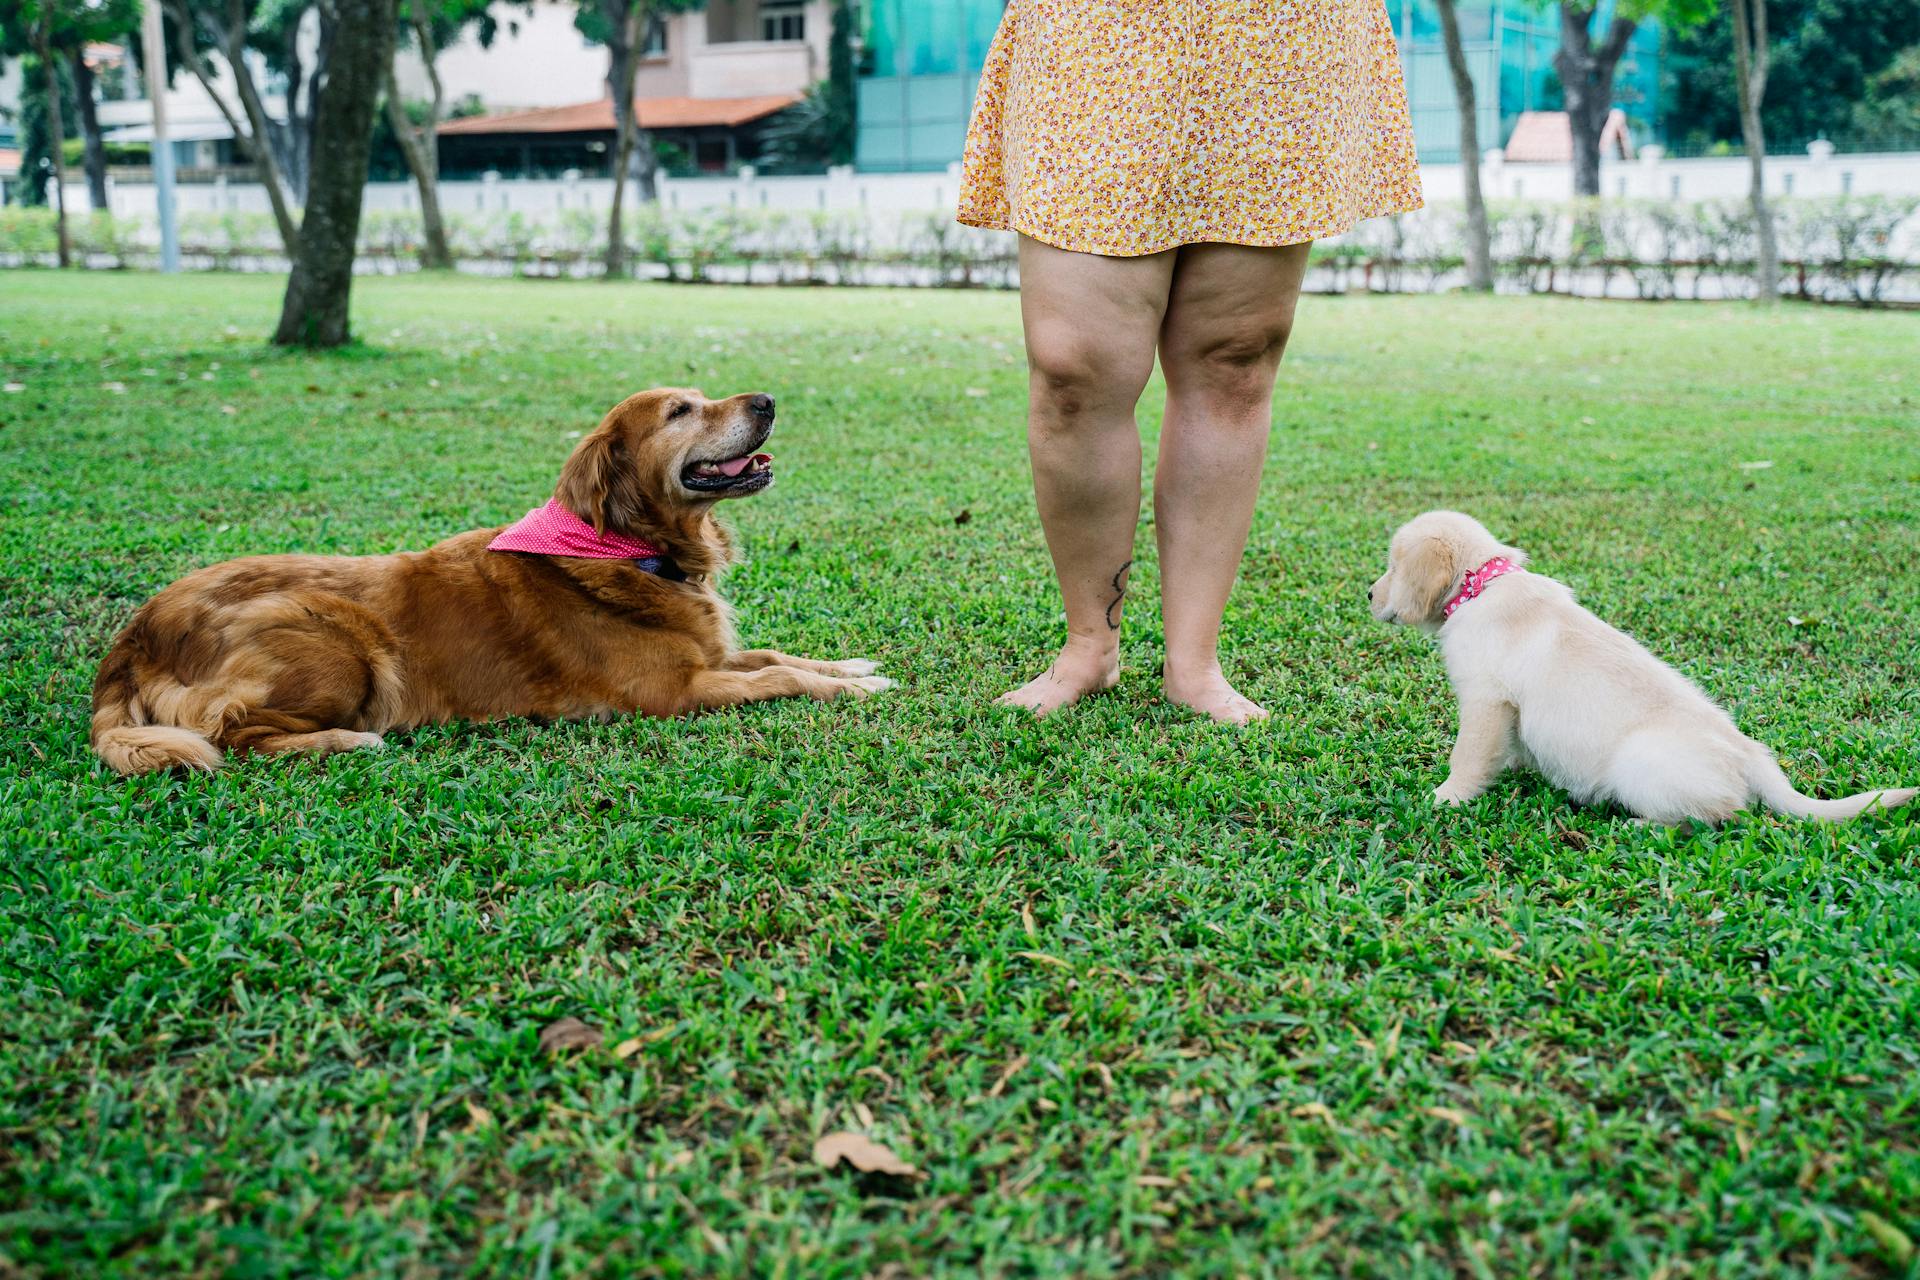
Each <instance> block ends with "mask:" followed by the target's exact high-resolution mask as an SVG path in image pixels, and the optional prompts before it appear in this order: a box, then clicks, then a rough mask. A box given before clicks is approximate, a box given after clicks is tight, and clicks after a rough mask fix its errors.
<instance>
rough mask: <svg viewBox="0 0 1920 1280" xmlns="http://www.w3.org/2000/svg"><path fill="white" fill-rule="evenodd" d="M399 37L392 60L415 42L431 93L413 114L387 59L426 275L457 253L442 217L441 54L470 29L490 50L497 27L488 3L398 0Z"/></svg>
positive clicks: (396, 134) (390, 111)
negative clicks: (417, 202) (417, 194)
mask: <svg viewBox="0 0 1920 1280" xmlns="http://www.w3.org/2000/svg"><path fill="white" fill-rule="evenodd" d="M400 27H401V32H400V35H399V37H398V38H397V39H396V40H395V41H394V57H396V58H397V57H398V56H399V54H400V51H401V49H403V48H405V47H406V43H407V41H409V40H410V41H411V42H412V44H413V48H414V51H415V52H416V53H417V54H418V55H419V57H420V65H421V68H422V70H424V71H425V72H426V77H427V87H428V92H429V94H430V96H429V98H428V100H427V102H426V103H425V104H424V106H425V108H426V109H425V110H424V111H419V112H410V111H408V109H407V103H406V101H405V100H404V99H403V98H402V97H401V95H400V78H399V75H398V74H397V73H396V71H395V69H394V64H393V59H388V62H387V73H386V76H385V89H386V93H385V98H386V109H387V127H388V129H389V130H390V131H391V132H392V135H393V139H394V142H395V143H396V144H397V145H398V147H399V149H400V154H401V156H402V158H404V159H405V161H406V164H407V171H408V172H409V173H411V174H412V175H413V182H414V186H415V187H416V188H417V189H418V190H419V192H420V225H421V232H422V238H423V240H424V241H425V243H424V244H423V245H422V247H421V252H420V265H421V266H423V267H425V268H427V269H428V270H445V269H447V268H450V267H452V266H453V251H452V249H451V247H450V246H449V245H448V243H447V224H446V219H445V218H444V217H443V216H442V215H441V212H440V149H439V139H438V136H437V135H438V132H439V128H440V122H441V121H442V120H443V119H445V118H446V111H447V94H446V88H445V86H444V85H442V84H441V82H440V68H439V58H440V51H441V50H442V49H444V48H446V47H447V46H448V45H450V44H452V43H453V42H454V41H456V40H458V39H459V38H460V37H461V35H462V34H464V33H465V32H466V31H468V30H469V29H471V30H473V31H475V33H476V34H477V35H478V36H479V39H480V44H481V46H482V47H483V48H484V47H487V46H490V45H492V43H493V37H494V32H495V30H496V22H495V19H494V18H493V16H492V13H491V11H490V7H489V4H488V0H400Z"/></svg>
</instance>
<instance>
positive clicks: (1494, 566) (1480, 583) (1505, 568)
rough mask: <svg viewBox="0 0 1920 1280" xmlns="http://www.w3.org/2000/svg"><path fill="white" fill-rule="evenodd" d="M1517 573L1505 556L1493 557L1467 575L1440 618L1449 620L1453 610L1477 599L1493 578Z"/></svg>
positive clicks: (1515, 565)
mask: <svg viewBox="0 0 1920 1280" xmlns="http://www.w3.org/2000/svg"><path fill="white" fill-rule="evenodd" d="M1518 572H1520V566H1519V565H1517V564H1515V563H1514V562H1513V561H1511V560H1509V559H1507V558H1506V557H1505V556H1495V557H1494V558H1493V559H1491V560H1489V561H1487V562H1486V563H1485V564H1483V565H1481V566H1480V567H1479V568H1478V569H1475V570H1474V571H1473V572H1472V573H1470V574H1468V575H1467V580H1466V581H1465V582H1463V583H1461V584H1460V593H1459V594H1458V595H1456V596H1454V598H1453V599H1451V600H1449V601H1447V607H1446V608H1445V609H1444V610H1443V611H1442V616H1444V617H1448V618H1451V617H1452V616H1453V611H1454V610H1455V609H1458V608H1459V607H1460V606H1461V605H1463V604H1465V603H1466V602H1467V601H1469V600H1472V599H1475V598H1476V597H1478V596H1479V594H1480V593H1481V592H1482V591H1485V590H1486V589H1487V584H1488V583H1489V582H1492V581H1493V580H1494V579H1495V578H1504V577H1506V576H1507V575H1508V574H1510V573H1518Z"/></svg>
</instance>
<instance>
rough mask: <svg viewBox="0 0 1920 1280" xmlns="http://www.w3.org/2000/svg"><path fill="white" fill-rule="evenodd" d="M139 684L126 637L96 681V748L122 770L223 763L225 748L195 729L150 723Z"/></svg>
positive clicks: (148, 770)
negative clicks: (142, 704)
mask: <svg viewBox="0 0 1920 1280" xmlns="http://www.w3.org/2000/svg"><path fill="white" fill-rule="evenodd" d="M139 706H140V684H139V680H138V678H137V677H136V675H135V673H134V667H133V653H132V652H131V651H130V649H129V646H128V645H127V644H126V642H125V641H124V640H122V641H121V642H120V643H118V644H115V645H114V647H113V652H111V653H109V654H108V655H107V660H106V661H105V662H103V663H101V664H100V675H99V676H98V677H97V678H96V679H95V680H94V682H93V727H92V729H91V731H90V733H89V735H88V736H89V739H90V740H91V741H92V743H93V750H94V753H95V754H96V755H98V756H99V757H100V758H101V759H102V760H105V761H106V762H107V764H108V765H109V766H110V767H111V768H112V769H113V770H114V771H115V772H117V773H123V774H132V773H151V772H153V771H154V770H156V769H178V768H185V769H202V770H206V771H208V772H211V771H213V770H215V769H218V768H219V767H220V762H221V759H222V755H221V751H220V748H218V747H216V746H214V745H213V743H212V742H211V741H210V740H209V739H208V738H207V737H206V735H205V734H201V733H196V732H194V731H193V730H192V729H185V728H181V727H179V726H178V725H168V724H145V723H142V721H143V720H144V719H145V716H144V715H142V714H141V713H140V711H139Z"/></svg>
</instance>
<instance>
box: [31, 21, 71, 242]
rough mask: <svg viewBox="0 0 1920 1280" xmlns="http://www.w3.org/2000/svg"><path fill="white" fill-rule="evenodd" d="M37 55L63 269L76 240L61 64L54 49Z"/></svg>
mask: <svg viewBox="0 0 1920 1280" xmlns="http://www.w3.org/2000/svg"><path fill="white" fill-rule="evenodd" d="M37 52H38V53H39V55H40V74H41V75H42V76H43V77H45V79H46V94H47V138H48V141H49V143H50V144H51V145H50V147H49V150H51V151H52V152H53V220H54V227H55V228H56V230H57V232H58V239H59V262H60V265H61V266H62V267H70V266H72V265H73V240H72V238H71V237H69V236H68V235H67V130H66V124H65V122H64V121H62V120H61V119H60V114H61V113H60V64H59V62H58V61H56V60H55V58H54V56H53V49H52V48H51V46H50V44H49V43H48V42H46V41H42V42H41V44H40V47H39V49H38V50H37Z"/></svg>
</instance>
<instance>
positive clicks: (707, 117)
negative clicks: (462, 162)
mask: <svg viewBox="0 0 1920 1280" xmlns="http://www.w3.org/2000/svg"><path fill="white" fill-rule="evenodd" d="M798 101H800V95H799V94H797V93H771V94H762V95H761V96H759V97H756V98H639V99H636V100H635V102H634V105H635V106H636V107H638V108H639V110H640V124H641V127H642V128H646V129H693V128H699V127H701V126H710V125H718V126H722V127H724V128H729V129H731V128H733V127H735V126H736V125H743V124H746V123H747V122H748V121H751V120H758V119H760V118H761V117H762V116H770V115H772V114H773V113H774V112H776V111H784V110H786V109H787V108H788V107H790V106H792V105H793V104H794V103H796V102H798ZM612 131H613V99H612V98H601V99H600V100H599V101H597V102H579V103H575V104H574V105H573V106H570V107H540V108H538V109H536V110H533V111H506V112H502V113H501V114H499V115H494V116H468V117H466V118H464V119H460V120H448V121H447V122H446V123H444V124H442V125H441V126H440V133H441V134H442V136H448V135H459V134H497V133H611V132H612Z"/></svg>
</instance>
